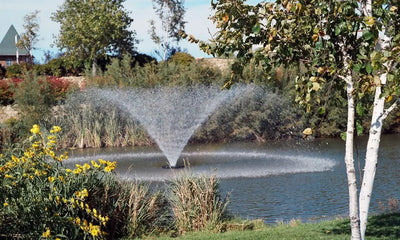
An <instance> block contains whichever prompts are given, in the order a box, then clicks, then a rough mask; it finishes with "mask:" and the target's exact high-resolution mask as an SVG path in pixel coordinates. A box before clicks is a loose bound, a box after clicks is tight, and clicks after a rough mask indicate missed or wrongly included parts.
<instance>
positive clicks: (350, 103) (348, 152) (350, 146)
mask: <svg viewBox="0 0 400 240" xmlns="http://www.w3.org/2000/svg"><path fill="white" fill-rule="evenodd" d="M340 48H341V51H342V54H343V64H344V68H345V69H346V72H345V76H340V78H341V79H342V80H343V81H345V82H346V84H347V87H346V91H347V130H346V147H345V148H346V149H345V157H344V161H345V165H346V175H347V184H348V190H349V217H350V227H351V239H352V240H359V239H360V238H361V236H360V219H359V215H358V191H357V178H356V170H355V167H354V118H355V107H354V95H353V91H354V82H353V76H352V71H351V68H350V65H349V62H350V56H349V54H348V52H347V44H346V39H343V42H342V43H341V44H340Z"/></svg>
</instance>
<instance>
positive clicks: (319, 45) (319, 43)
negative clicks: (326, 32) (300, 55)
mask: <svg viewBox="0 0 400 240" xmlns="http://www.w3.org/2000/svg"><path fill="white" fill-rule="evenodd" d="M322 47H323V45H322V42H317V43H316V44H315V49H317V50H318V49H321V48H322Z"/></svg>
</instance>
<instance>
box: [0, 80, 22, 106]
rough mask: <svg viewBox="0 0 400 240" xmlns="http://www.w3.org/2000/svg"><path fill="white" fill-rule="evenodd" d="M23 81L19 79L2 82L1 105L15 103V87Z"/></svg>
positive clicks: (0, 86) (0, 83) (0, 82)
mask: <svg viewBox="0 0 400 240" xmlns="http://www.w3.org/2000/svg"><path fill="white" fill-rule="evenodd" d="M21 81H22V80H21V79H19V78H12V79H3V80H0V105H8V104H12V103H13V102H14V89H13V87H14V86H17V85H18V83H20V82H21Z"/></svg>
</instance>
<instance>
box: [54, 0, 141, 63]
mask: <svg viewBox="0 0 400 240" xmlns="http://www.w3.org/2000/svg"><path fill="white" fill-rule="evenodd" d="M123 2H125V0H96V1H95V0H84V1H81V0H65V2H64V4H63V5H62V6H61V7H60V8H59V9H58V10H57V11H56V12H55V13H53V15H52V20H53V21H55V22H57V23H59V24H60V33H59V35H58V36H57V37H56V41H55V43H56V45H57V46H58V47H59V48H60V49H61V50H62V51H65V54H66V55H67V56H68V57H69V58H70V59H71V60H72V61H76V60H79V59H84V60H88V61H90V62H92V63H95V62H96V60H97V59H98V58H99V57H104V56H106V54H121V53H127V52H128V53H129V52H132V50H133V49H134V45H135V43H136V42H137V40H136V39H135V34H136V33H135V31H132V30H130V29H129V27H130V25H131V23H132V21H133V19H132V18H131V17H130V16H129V12H128V11H126V10H125V8H124V6H123V5H122V4H123Z"/></svg>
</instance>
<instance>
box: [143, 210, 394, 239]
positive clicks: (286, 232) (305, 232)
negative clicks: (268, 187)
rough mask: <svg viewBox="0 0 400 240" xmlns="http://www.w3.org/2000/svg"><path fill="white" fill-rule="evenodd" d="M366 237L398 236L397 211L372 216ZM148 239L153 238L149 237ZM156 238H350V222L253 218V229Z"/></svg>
mask: <svg viewBox="0 0 400 240" xmlns="http://www.w3.org/2000/svg"><path fill="white" fill-rule="evenodd" d="M366 235H367V237H366V239H367V240H375V239H400V212H398V213H388V214H381V215H376V216H372V217H371V218H370V219H369V223H368V228H367V234H366ZM149 239H154V238H152V237H150V238H149ZM157 239H161V240H162V239H164V240H167V239H176V240H202V239H207V240H223V239H227V240H228V239H229V240H235V239H237V240H239V239H240V240H246V239H248V240H253V239H271V240H275V239H280V240H284V239H287V240H296V239H299V240H300V239H301V240H307V239H310V240H311V239H313V240H314V239H331V240H339V239H340V240H342V239H343V240H344V239H350V224H349V221H348V220H330V221H323V222H319V223H301V222H299V221H291V222H290V223H288V224H278V225H274V226H266V225H263V224H260V223H259V222H258V223H257V222H255V226H254V229H253V230H246V231H226V232H224V233H210V232H197V233H188V234H185V235H183V236H179V237H174V238H172V237H158V238H157Z"/></svg>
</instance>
